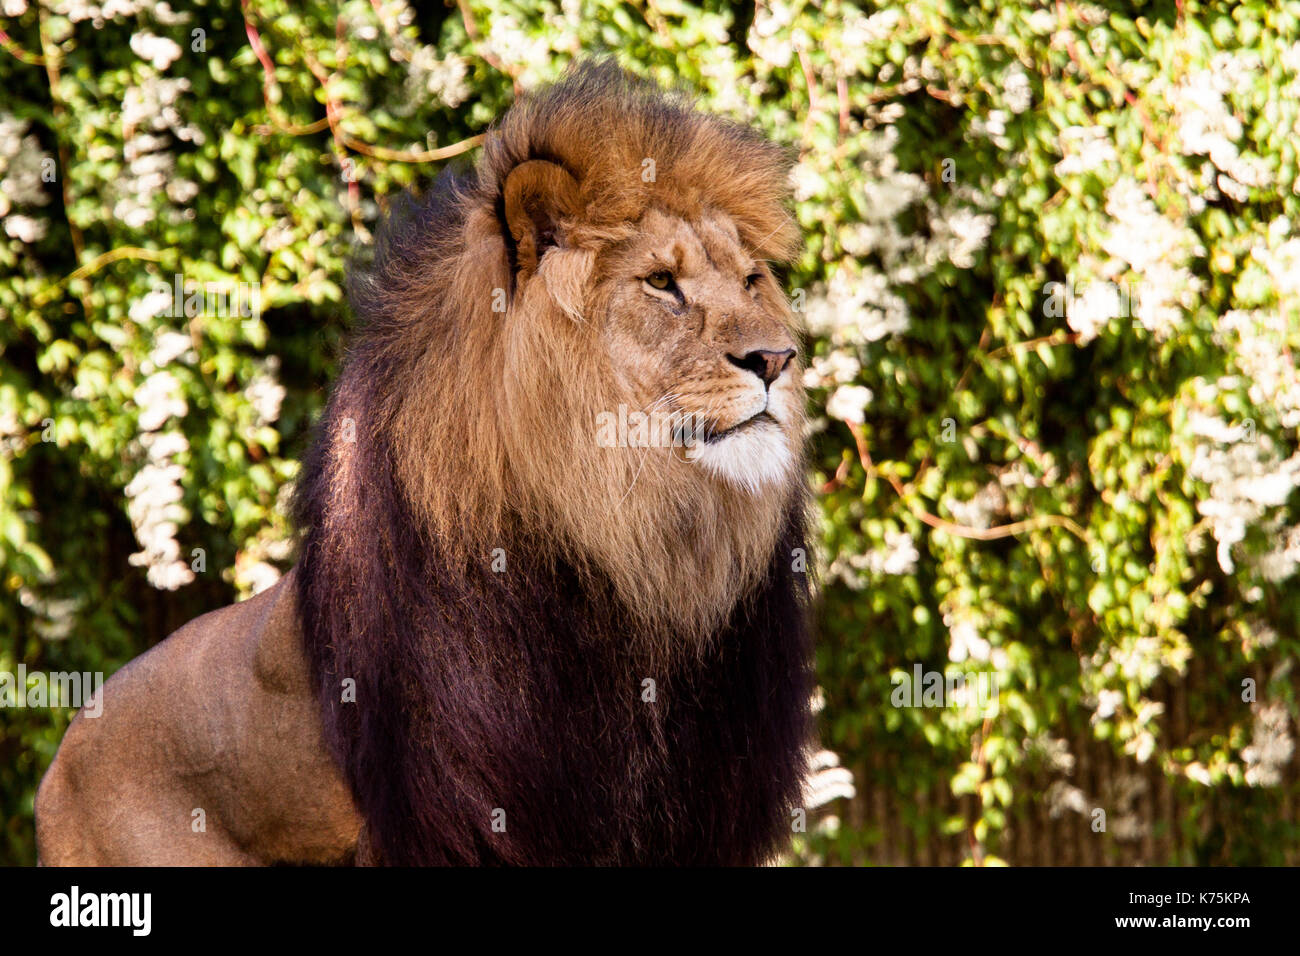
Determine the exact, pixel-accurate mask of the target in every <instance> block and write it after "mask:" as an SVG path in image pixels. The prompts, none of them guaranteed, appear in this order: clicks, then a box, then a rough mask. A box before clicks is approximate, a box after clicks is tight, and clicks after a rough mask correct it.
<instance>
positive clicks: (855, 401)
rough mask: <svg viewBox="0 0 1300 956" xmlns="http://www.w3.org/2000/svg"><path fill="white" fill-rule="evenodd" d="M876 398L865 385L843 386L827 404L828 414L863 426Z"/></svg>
mask: <svg viewBox="0 0 1300 956" xmlns="http://www.w3.org/2000/svg"><path fill="white" fill-rule="evenodd" d="M873 397H874V396H873V395H872V394H871V389H869V388H867V387H866V386H865V385H841V386H840V387H839V388H837V389H836V390H835V392H834V393H833V394H832V395H831V397H830V399H829V400H828V401H827V402H826V414H827V415H829V416H830V417H831V418H835V419H839V420H840V421H844V422H850V423H852V424H855V425H861V424H862V423H863V422H865V421H866V408H867V405H868V404H870V402H871V399H872V398H873Z"/></svg>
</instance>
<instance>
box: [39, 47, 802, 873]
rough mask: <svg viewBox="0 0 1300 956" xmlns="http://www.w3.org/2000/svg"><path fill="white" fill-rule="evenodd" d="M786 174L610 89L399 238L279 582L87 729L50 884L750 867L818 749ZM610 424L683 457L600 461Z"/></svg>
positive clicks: (616, 78)
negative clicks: (212, 873)
mask: <svg viewBox="0 0 1300 956" xmlns="http://www.w3.org/2000/svg"><path fill="white" fill-rule="evenodd" d="M788 171H789V158H788V156H787V154H786V153H785V152H784V151H783V150H781V149H779V148H778V147H776V146H774V145H773V144H771V143H769V142H767V141H765V140H764V139H763V138H762V137H761V136H759V135H758V134H757V133H755V132H754V131H753V130H751V129H749V128H746V127H743V126H739V125H736V124H734V123H730V122H727V121H724V120H722V119H719V118H717V117H715V116H711V115H708V114H705V113H701V112H698V111H696V110H695V109H694V108H693V107H692V105H691V104H690V103H689V102H687V101H685V100H683V99H682V98H680V97H676V96H666V95H663V94H661V93H660V92H659V91H658V90H657V89H656V88H655V87H653V86H650V85H648V84H646V83H644V82H642V81H638V80H635V79H633V78H632V77H630V76H628V75H626V74H624V73H623V72H621V71H620V70H619V69H618V68H617V67H615V66H612V65H610V64H598V65H588V66H586V67H583V68H580V69H578V70H576V71H574V72H571V73H570V74H569V75H568V76H567V78H566V79H564V80H563V81H561V82H560V83H558V84H556V85H554V86H552V87H550V88H548V89H545V90H543V91H541V92H539V93H537V94H535V95H532V96H529V97H526V98H524V99H523V100H522V101H521V102H519V103H518V104H517V105H516V106H514V107H513V108H512V109H511V110H510V111H509V113H508V114H507V115H506V116H505V118H504V119H503V120H502V122H501V123H500V125H499V127H498V128H496V129H495V130H494V131H493V132H492V133H491V134H490V135H489V137H488V139H487V142H486V144H485V147H484V154H483V156H482V159H481V161H480V162H479V164H478V166H477V168H475V169H474V170H472V171H471V172H468V173H462V174H450V173H449V174H444V176H443V177H442V178H441V179H440V180H439V182H438V184H437V186H436V187H435V188H434V189H433V190H432V191H431V192H430V194H429V195H427V196H426V197H424V198H423V199H419V200H411V201H408V202H406V203H405V204H404V208H403V209H402V210H400V211H398V212H397V213H395V214H394V215H393V216H392V217H391V221H390V222H389V224H388V226H387V227H386V229H385V231H384V232H383V234H382V237H381V239H380V241H379V242H378V243H377V249H376V254H375V260H374V263H373V265H372V266H371V267H370V268H369V269H367V270H365V272H364V274H362V275H360V276H354V278H353V281H352V283H351V288H350V296H351V300H352V303H353V306H354V308H355V309H356V311H357V312H358V313H359V315H360V317H361V319H362V320H363V327H362V330H361V332H360V333H359V337H358V338H357V341H356V342H355V344H354V346H353V348H352V351H351V353H350V355H349V357H348V360H347V362H346V364H345V367H344V370H343V373H342V377H341V379H340V381H339V382H338V385H337V387H336V388H335V391H334V393H333V396H332V398H331V400H330V403H329V406H328V409H327V410H326V412H325V415H324V418H323V420H322V422H321V425H320V431H319V435H318V437H317V439H316V441H315V444H314V447H313V450H312V451H311V453H310V455H309V456H308V459H307V461H306V463H305V466H304V469H303V474H302V476H301V479H300V481H299V484H298V493H297V506H296V511H297V518H298V522H299V526H300V528H301V530H302V541H301V551H300V555H299V560H298V563H297V565H296V566H295V568H294V569H293V571H291V572H290V573H289V574H288V575H286V576H285V578H284V579H283V580H282V581H281V582H280V583H279V584H277V585H276V586H275V587H273V588H271V589H270V590H268V591H266V592H264V593H262V594H260V595H258V596H257V597H255V598H253V599H252V600H249V601H246V602H244V603H241V604H237V605H235V606H233V607H228V608H225V609H222V610H218V611H214V612H213V613H211V614H207V615H205V616H203V617H201V618H199V619H198V620H196V621H194V622H192V623H191V624H189V625H187V626H186V627H184V628H182V629H181V630H180V631H178V632H177V633H176V634H175V635H173V636H172V637H171V638H169V639H168V640H166V641H164V642H163V643H161V644H159V645H158V646H157V647H155V648H154V649H152V650H151V651H149V652H148V653H147V654H144V655H143V656H141V657H140V658H138V659H137V660H135V661H133V662H132V663H130V664H129V665H127V666H126V667H124V668H123V669H122V670H121V671H120V672H119V673H118V674H116V675H115V676H114V677H113V678H112V680H110V681H109V682H108V684H107V685H106V686H105V687H104V689H103V694H104V701H103V716H101V717H100V718H98V719H92V720H88V719H86V718H85V717H84V715H78V717H77V718H76V719H75V720H74V721H73V723H72V726H71V727H70V728H69V729H68V733H67V736H66V737H65V739H64V741H63V745H62V747H61V748H60V750H59V752H58V755H57V756H56V758H55V761H54V763H53V765H52V766H51V767H50V770H49V772H48V773H47V774H46V776H45V779H44V781H43V782H42V784H41V788H40V792H39V794H38V797H37V807H36V819H37V837H38V841H39V850H40V856H41V859H42V861H43V862H44V863H47V864H69V863H90V864H96V863H99V864H102V863H113V864H176V863H200V864H226V863H232V864H233V863H247V864H254V863H274V862H291V863H326V862H361V863H385V864H480V863H505V864H602V865H608V864H702V863H713V864H755V863H761V862H764V861H767V860H770V859H771V858H772V857H773V855H774V854H775V853H776V852H778V851H779V850H780V849H781V847H782V846H783V844H784V843H785V840H786V838H787V837H788V834H789V832H790V822H791V810H792V808H793V807H794V806H795V805H796V804H797V802H798V799H799V794H800V787H801V783H802V780H803V777H804V773H805V769H806V766H805V765H806V747H807V746H808V744H809V738H810V715H809V707H808V701H809V691H810V685H811V680H810V668H811V665H810V644H809V638H808V633H807V627H806V622H805V610H806V603H807V601H806V596H807V587H806V581H805V574H804V572H803V567H804V563H803V559H804V551H803V550H802V549H803V548H804V541H803V523H804V511H805V508H806V495H805V492H804V490H803V478H802V451H801V449H802V435H803V426H804V420H803V404H804V398H803V392H802V390H801V385H800V375H799V369H798V364H797V363H796V362H795V361H794V356H795V340H794V338H793V334H792V325H793V317H792V315H791V313H790V310H789V308H788V305H787V303H786V300H785V298H784V296H783V295H782V293H781V291H780V290H779V288H778V287H777V284H776V282H775V281H774V279H773V276H772V273H771V272H770V270H769V263H771V262H774V261H788V259H789V258H790V256H791V255H792V254H793V252H794V250H795V248H796V245H797V230H796V227H795V225H794V223H793V221H792V219H791V218H790V216H789V214H788V212H787V211H786V209H785V206H784V201H785V198H786V191H787V187H786V183H787V176H788ZM620 409H622V410H624V411H626V410H632V411H633V412H644V411H648V410H660V411H664V410H667V411H671V412H673V413H675V414H680V415H683V416H689V417H690V419H691V420H692V421H694V422H696V423H698V426H699V427H697V428H695V430H694V431H693V432H691V433H690V434H689V435H688V434H687V433H686V431H685V430H683V429H675V430H672V431H671V432H668V434H669V435H670V437H672V438H681V439H683V440H682V441H680V442H672V441H669V442H659V443H655V442H651V443H649V446H647V443H646V442H645V441H639V440H638V441H632V440H628V441H621V440H616V441H610V440H604V441H600V440H597V435H598V432H600V431H602V430H601V429H600V428H599V427H598V426H599V423H600V422H601V421H602V416H609V415H611V414H621V413H620ZM606 420H607V419H606ZM605 431H606V432H607V431H608V430H605ZM625 431H626V429H624V430H622V431H620V432H619V434H620V435H621V434H623V432H625ZM693 437H698V438H699V441H698V442H694V441H693V440H692V438H693ZM606 438H608V434H607V435H606ZM611 445H613V446H614V447H610V446H611ZM620 445H622V446H623V447H619V446H620ZM629 445H630V446H635V447H627V446H629ZM199 821H202V823H203V826H199Z"/></svg>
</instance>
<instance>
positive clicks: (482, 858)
mask: <svg viewBox="0 0 1300 956" xmlns="http://www.w3.org/2000/svg"><path fill="white" fill-rule="evenodd" d="M633 100H635V102H637V103H641V104H642V109H643V116H642V119H643V120H644V121H645V122H648V123H649V125H648V126H646V127H645V128H646V129H647V130H649V132H650V134H653V135H656V136H659V137H660V138H661V139H663V140H664V141H668V140H672V139H673V138H674V137H679V136H682V135H686V134H683V133H682V129H683V128H685V129H686V130H687V134H689V133H690V132H691V131H692V130H694V129H695V128H696V127H695V126H689V125H687V126H685V127H684V126H683V124H684V123H685V120H683V119H682V116H683V115H685V114H684V113H683V110H685V107H684V106H682V105H680V104H678V103H677V102H676V101H675V100H671V99H666V98H662V97H655V96H651V94H650V93H649V92H648V91H647V88H646V87H645V85H644V84H638V83H637V82H636V81H633V80H630V79H628V78H626V77H624V75H623V74H621V73H620V72H618V71H617V70H616V69H615V68H612V67H609V66H598V67H594V68H588V69H587V70H586V71H583V72H579V73H578V74H577V75H576V77H574V78H571V79H569V80H566V81H565V82H563V83H561V84H558V85H557V86H555V87H553V88H551V89H550V90H549V91H548V92H545V93H543V94H541V95H539V96H538V97H535V98H531V99H530V100H528V101H526V106H525V107H524V109H525V111H526V117H527V118H528V119H529V123H530V124H531V125H529V126H528V127H527V129H530V130H533V131H534V132H532V133H530V134H529V136H528V138H527V144H528V147H527V149H526V150H522V151H521V148H520V146H519V143H520V142H521V140H520V139H519V138H518V136H516V137H514V138H510V137H508V136H505V135H504V134H503V135H502V136H500V137H499V138H496V139H491V140H490V141H489V145H488V147H487V150H486V154H485V157H484V159H483V161H482V163H481V164H480V166H479V168H478V169H477V170H475V171H471V172H468V173H459V174H453V175H449V176H444V177H443V178H442V179H440V180H439V182H438V184H437V186H436V187H435V188H434V189H433V190H432V191H431V192H430V193H429V194H428V195H427V196H426V197H424V198H423V199H420V200H413V201H411V202H410V203H409V204H408V205H407V206H406V207H405V208H404V209H401V210H399V211H397V212H396V213H395V214H394V215H393V217H392V218H391V220H390V222H389V224H388V226H387V227H386V229H385V230H384V232H383V233H382V237H381V239H380V241H379V243H378V245H377V250H378V251H377V253H376V259H375V264H374V266H373V267H372V268H371V269H370V270H369V271H368V272H367V273H365V274H364V275H359V276H356V277H354V278H353V280H352V282H351V283H350V294H351V297H352V301H353V306H354V308H355V310H356V311H357V313H358V314H359V315H360V316H361V317H362V318H363V320H364V326H363V331H362V332H361V333H360V334H359V336H358V338H357V340H356V342H355V343H354V345H353V348H352V351H351V353H350V355H349V356H348V359H347V362H346V363H345V367H344V370H343V373H342V375H341V378H340V380H339V382H338V384H337V386H336V388H335V391H334V393H333V395H332V397H331V400H330V403H329V406H328V408H327V410H326V413H325V416H324V418H323V420H322V422H321V425H320V431H319V436H318V438H317V440H316V442H315V444H314V446H313V448H312V450H311V452H310V453H309V454H308V456H307V458H306V460H305V463H304V468H303V473H302V475H301V477H300V480H299V485H298V490H297V495H296V501H295V511H296V517H297V521H298V524H299V527H300V529H301V532H302V544H301V554H300V560H299V569H298V578H297V581H298V588H299V594H298V599H299V608H300V613H301V618H302V633H303V640H304V644H305V649H306V653H307V657H308V661H309V664H310V670H311V674H312V679H313V681H314V682H315V686H316V688H317V691H318V693H319V696H320V701H321V708H322V718H323V724H324V728H325V735H326V740H327V741H328V743H329V745H330V747H331V749H332V751H333V753H334V756H335V758H336V759H337V761H338V763H339V765H340V767H341V768H342V769H343V773H344V775H345V778H346V780H347V782H348V784H349V786H350V787H351V790H352V793H353V795H354V797H355V800H356V803H357V806H358V808H359V810H360V811H361V813H362V816H363V817H364V819H365V821H366V834H365V841H364V845H365V846H366V847H367V848H368V850H369V852H370V854H371V855H372V857H373V859H374V860H375V861H377V862H383V863H387V864H396V865H402V864H481V863H503V864H579V865H589V864H707V863H721V864H753V863H759V862H762V861H764V860H767V859H769V858H770V857H771V856H772V855H773V854H774V853H775V852H777V851H778V850H779V849H780V848H781V847H782V846H783V845H784V842H785V840H786V839H787V838H788V834H789V832H790V820H791V816H790V811H791V808H793V807H795V806H797V805H798V803H799V799H800V790H801V786H802V782H803V776H804V773H805V769H806V751H805V748H806V746H807V745H808V742H809V735H810V715H809V708H808V700H809V694H810V691H811V685H812V676H811V647H810V643H809V637H808V632H807V626H806V604H807V593H808V590H807V581H806V575H805V573H803V572H802V571H796V570H793V565H794V561H793V559H792V555H793V554H794V553H795V551H796V549H799V548H804V547H805V543H804V527H803V524H804V506H805V502H804V501H803V500H802V498H800V497H798V496H795V497H796V500H792V501H791V502H790V503H789V508H788V512H787V514H786V518H785V525H784V528H783V530H782V531H781V534H780V536H779V540H777V542H776V544H775V547H774V548H773V549H772V554H771V558H770V561H769V562H768V566H767V569H766V572H765V574H763V575H762V576H761V580H759V581H758V582H757V584H756V585H755V586H754V587H752V588H750V589H749V590H748V591H747V592H746V593H744V594H737V595H736V596H735V597H736V603H735V605H734V607H733V608H732V609H731V611H730V613H729V615H728V616H727V617H726V619H725V623H724V624H723V625H722V626H721V627H720V628H718V629H717V630H716V633H713V634H711V635H710V636H709V639H708V640H707V641H704V642H702V643H700V644H698V645H691V646H690V647H689V649H688V650H685V651H682V652H680V653H666V652H664V651H663V649H662V646H661V644H660V643H657V642H655V641H650V640H640V639H638V630H637V629H638V628H639V627H640V626H641V624H639V623H638V622H639V621H640V620H641V617H639V616H638V615H635V614H632V613H629V608H627V607H625V606H624V604H623V602H622V601H621V599H620V597H619V596H618V593H617V592H616V590H615V588H614V587H613V586H612V585H611V583H610V582H609V581H608V580H606V579H604V578H602V576H601V575H600V574H599V573H598V572H596V571H593V569H592V568H591V567H590V566H589V565H584V564H582V563H581V562H580V561H578V560H576V558H575V556H570V555H566V554H564V553H563V552H562V551H561V552H557V550H556V548H555V547H554V545H553V542H551V541H549V540H547V539H546V536H545V535H544V534H542V533H540V532H539V530H538V529H536V528H533V527H531V526H530V525H529V524H528V522H526V521H524V520H515V519H518V518H519V516H518V515H512V514H510V513H509V511H508V510H507V513H506V515H505V517H504V520H503V521H502V523H501V524H500V525H499V528H498V531H497V532H495V533H496V534H498V535H499V537H497V538H495V539H494V540H493V541H492V542H488V543H489V544H493V545H494V547H493V549H492V551H493V554H486V553H482V549H481V548H480V547H479V546H478V544H479V543H478V542H476V543H475V546H474V547H472V548H471V547H467V546H466V545H465V542H464V541H462V540H460V535H459V534H458V533H457V532H456V531H454V529H455V528H456V527H457V526H456V525H455V524H449V525H447V526H446V527H442V528H438V529H430V528H429V527H428V525H427V523H426V522H424V521H422V520H420V518H419V516H418V515H417V513H416V512H415V510H414V508H413V506H412V499H411V496H410V494H409V489H407V488H406V487H404V484H403V481H402V480H401V478H400V474H399V468H398V462H397V456H396V453H395V449H396V448H398V447H399V446H400V445H401V443H403V442H404V441H408V440H409V436H406V435H404V434H400V433H398V432H399V431H400V430H399V429H396V428H395V426H394V420H395V418H396V416H397V412H398V409H399V406H400V403H401V402H402V401H403V400H404V396H403V394H402V393H403V391H404V390H406V389H409V388H411V387H418V385H419V383H418V381H417V380H416V375H415V369H416V360H417V358H418V357H419V353H420V352H421V351H422V350H424V349H427V348H429V347H430V346H429V345H428V342H429V341H437V338H436V336H441V337H443V339H454V338H455V337H456V336H458V334H459V331H458V329H457V327H456V324H455V320H454V318H450V317H448V316H447V315H446V314H445V313H440V312H439V311H438V310H437V309H435V308H434V306H433V305H432V304H431V303H423V304H419V305H417V304H416V302H415V299H416V292H418V291H420V289H421V288H422V289H423V290H424V292H425V293H426V294H437V290H436V289H435V288H434V286H435V285H436V283H437V282H443V283H447V282H450V281H451V278H450V277H451V274H452V273H451V271H450V270H451V269H452V268H453V266H452V265H450V264H449V263H451V262H452V261H453V260H455V259H457V258H458V257H460V256H461V255H462V254H463V252H464V249H463V246H464V244H465V242H466V238H465V237H466V234H467V230H468V229H469V228H470V225H471V223H470V220H471V219H472V216H473V214H474V210H476V209H482V207H483V203H484V202H485V201H486V202H487V203H488V208H489V209H491V208H493V205H494V204H495V194H494V192H493V191H494V190H496V189H497V188H498V183H499V181H500V178H501V175H502V170H503V169H505V168H506V167H507V166H508V165H509V164H511V163H515V162H519V161H521V158H526V157H527V155H528V154H529V153H530V152H531V151H532V150H534V149H545V148H548V143H547V142H546V137H545V136H544V135H541V134H540V133H538V132H537V131H539V130H541V131H544V130H545V129H547V128H549V127H547V126H546V124H545V123H544V122H542V121H541V119H539V117H541V118H542V119H544V118H545V117H546V116H550V117H556V116H560V117H566V118H567V119H569V120H571V121H572V120H574V117H575V116H576V117H577V118H578V119H581V118H582V117H586V116H590V117H594V119H593V120H592V121H593V122H595V121H598V120H599V119H600V118H601V117H602V116H605V115H607V112H608V109H627V108H628V104H629V103H630V102H632V101H633ZM593 103H594V104H596V106H598V107H599V108H596V107H593V105H592V104H593ZM575 104H579V105H581V106H582V108H581V109H579V106H578V105H575ZM519 109H520V107H516V108H515V110H519ZM515 110H512V111H511V112H512V117H513V116H514V113H515ZM575 111H576V112H575ZM690 115H692V116H694V115H697V114H690ZM656 117H657V119H656ZM512 122H513V123H516V124H518V122H520V121H519V120H518V119H517V118H514V119H512V118H511V117H507V119H506V120H505V121H504V123H503V129H504V130H506V131H507V132H508V131H509V130H510V129H512V127H511V123H512ZM690 122H691V123H694V122H695V120H693V119H692V120H691V121H690ZM715 122H718V121H715ZM657 124H658V125H657ZM579 125H581V124H579ZM660 126H662V129H660ZM513 128H516V129H518V128H522V127H518V126H516V127H513ZM720 128H724V129H727V130H731V129H733V127H731V126H724V127H720ZM734 129H736V130H742V129H743V128H740V127H735V128H734ZM736 135H737V136H738V137H741V138H743V141H744V142H745V143H748V144H750V145H751V146H753V148H754V149H756V150H759V151H760V152H761V151H762V150H764V149H766V148H767V147H766V144H763V145H762V146H758V145H755V143H756V139H757V138H756V134H753V133H752V132H751V131H748V130H743V132H737V133H736ZM632 148H633V149H634V150H635V149H639V148H640V145H639V144H634V145H633V147H632ZM771 149H773V150H774V149H775V147H771ZM665 155H666V154H665ZM764 155H767V154H766V153H765V154H764ZM769 158H770V157H769ZM756 168H757V167H756ZM756 175H757V174H756ZM588 181H590V180H588ZM773 188H775V187H773ZM615 205H618V204H617V203H615ZM626 205H627V204H626V203H623V204H622V206H621V207H620V209H621V210H622V211H621V212H619V215H620V216H623V215H625V214H626ZM744 215H745V213H744V210H743V209H742V208H740V207H739V206H738V212H737V219H738V222H741V223H742V224H743V223H744V222H751V223H752V226H753V228H755V229H757V228H760V227H761V226H762V223H761V220H762V216H761V215H754V216H750V217H749V219H748V220H746V219H745V218H744ZM601 228H608V226H602V227H601ZM773 241H778V242H785V243H787V244H788V236H787V237H785V238H780V237H778V239H775V240H773ZM497 252H498V256H497V258H495V259H494V260H493V261H490V262H486V263H483V264H481V265H479V266H477V268H479V269H481V270H483V271H485V272H486V273H487V274H488V275H489V278H488V279H487V280H486V281H487V283H488V284H489V285H490V284H491V283H494V282H498V281H501V279H502V278H503V277H506V276H508V273H509V266H508V262H507V260H506V258H505V250H504V248H498V250H497ZM439 263H441V266H439ZM417 275H424V276H428V277H430V278H427V279H425V280H423V283H424V285H423V286H422V285H421V283H420V282H417V281H416V280H415V279H414V277H415V276H417ZM429 323H437V324H438V325H437V327H436V328H434V329H433V330H432V331H431V330H430V329H429V328H428V327H427V325H428V324H429ZM417 324H418V325H419V327H420V331H419V335H417V334H415V333H413V332H412V331H411V330H412V328H413V327H415V326H416V325H417ZM420 336H424V338H421V337H420ZM430 337H435V338H430ZM436 440H437V448H438V450H439V452H440V453H441V454H443V455H445V456H457V455H467V454H470V452H468V451H467V450H466V448H465V446H464V444H463V443H462V436H459V435H455V434H444V435H439V436H436ZM448 494H460V495H463V496H464V497H465V498H466V499H472V498H473V496H474V494H475V491H474V489H473V488H472V487H464V488H460V489H449V490H448ZM473 511H474V509H473V508H472V507H470V506H469V505H466V506H465V508H464V512H465V513H466V514H472V513H473ZM448 529H453V530H448ZM468 533H469V532H466V534H468ZM695 546H697V544H696V543H695V542H689V541H683V543H682V547H683V548H686V549H690V548H692V547H695ZM497 549H499V560H503V561H504V562H505V569H504V570H500V567H499V565H498V566H497V567H496V568H494V566H493V562H494V558H493V555H495V554H496V553H497ZM475 555H481V560H480V559H479V557H475ZM345 681H353V682H355V702H344V701H343V700H342V698H343V696H344V687H345ZM647 681H653V685H650V684H647V683H646V682H647ZM349 686H351V685H349ZM651 687H653V693H652V694H651V693H650V690H649V689H650V688H651ZM647 696H652V697H653V699H652V700H647V699H645V698H646V697H647ZM502 825H503V826H502Z"/></svg>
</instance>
